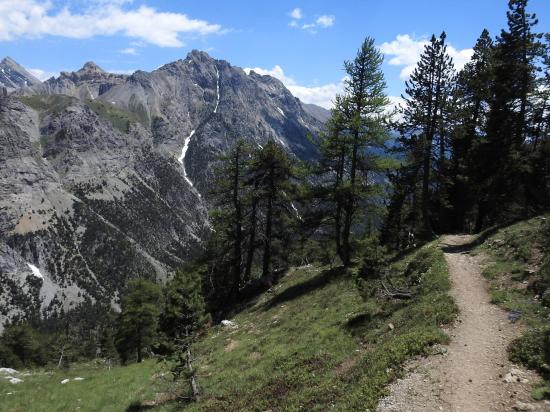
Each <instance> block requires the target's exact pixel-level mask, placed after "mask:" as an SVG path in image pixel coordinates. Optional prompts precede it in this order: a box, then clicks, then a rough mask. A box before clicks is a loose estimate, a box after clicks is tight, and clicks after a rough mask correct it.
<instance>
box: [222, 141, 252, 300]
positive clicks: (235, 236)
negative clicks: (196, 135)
mask: <svg viewBox="0 0 550 412" xmlns="http://www.w3.org/2000/svg"><path fill="white" fill-rule="evenodd" d="M251 152H252V149H251V148H250V147H249V146H248V145H247V144H246V143H245V142H244V140H242V139H239V140H237V142H236V143H235V145H234V146H233V148H232V149H231V150H230V151H229V153H228V154H226V155H224V156H222V157H221V158H220V166H219V167H218V169H217V170H216V173H215V180H214V187H215V188H214V190H213V195H214V198H215V202H216V209H214V211H213V212H212V213H211V218H212V224H213V229H214V231H213V236H214V237H215V238H216V239H213V241H214V242H215V243H216V245H217V246H216V252H215V253H216V260H217V261H218V262H217V263H218V267H220V268H221V267H223V273H220V275H221V279H219V280H220V282H221V283H220V284H219V285H218V288H223V289H225V291H224V294H225V295H226V296H227V300H228V301H229V302H233V301H235V300H236V299H237V296H238V293H239V288H240V287H241V286H242V285H243V283H244V282H245V281H248V279H246V278H247V277H248V276H249V275H250V269H247V268H248V266H247V262H245V252H246V237H247V231H246V228H247V227H248V226H251V227H255V226H256V222H255V221H253V220H255V219H256V216H255V213H254V211H252V212H253V213H249V212H248V208H249V206H248V200H249V192H250V188H248V187H246V184H245V183H246V182H245V179H246V178H247V174H248V163H249V162H250V156H251ZM222 262H223V263H222ZM228 269H229V270H228ZM245 270H247V272H246V275H244V273H243V272H244V271H245ZM227 275H228V276H227Z"/></svg>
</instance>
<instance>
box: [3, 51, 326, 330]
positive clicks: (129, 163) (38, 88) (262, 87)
mask: <svg viewBox="0 0 550 412" xmlns="http://www.w3.org/2000/svg"><path fill="white" fill-rule="evenodd" d="M0 75H1V77H0V87H5V88H6V89H7V90H8V91H9V95H8V97H5V98H1V97H0V284H1V285H2V288H0V327H1V324H2V323H4V322H5V321H6V320H7V319H10V318H13V317H14V316H15V317H17V316H37V315H46V316H47V315H51V314H53V313H55V312H56V311H59V310H61V309H64V310H68V309H70V308H71V307H74V305H76V304H77V303H78V302H83V301H84V300H86V299H90V300H91V301H99V302H103V303H105V304H111V305H113V306H116V305H117V304H118V293H119V291H120V290H121V288H122V287H123V286H124V285H125V283H126V281H127V280H128V279H130V278H134V277H138V276H146V277H151V278H156V279H159V280H162V279H165V278H167V277H169V276H170V274H171V273H172V272H173V271H174V270H175V269H176V268H178V267H179V266H181V265H182V264H184V262H186V261H188V260H189V259H190V258H192V256H193V255H194V254H195V253H196V252H197V251H198V250H200V247H201V241H202V239H204V237H205V234H206V233H207V232H208V231H209V226H208V221H207V210H208V207H209V198H210V196H209V190H210V184H209V182H210V178H211V176H212V169H213V165H214V163H215V162H216V161H217V158H218V156H219V155H220V154H222V153H225V152H226V151H227V150H228V149H229V148H230V147H231V145H232V144H233V142H234V141H235V140H236V139H238V138H243V139H245V140H246V141H248V142H249V143H251V144H254V145H258V146H261V145H263V144H265V143H266V142H267V141H268V140H273V141H275V142H277V144H279V145H280V146H281V147H283V148H285V150H287V151H288V152H289V153H290V154H292V155H295V156H297V157H299V158H301V159H310V158H312V157H315V156H316V149H315V147H313V146H312V144H311V143H310V141H309V139H308V138H307V136H308V134H309V133H312V134H316V133H319V131H320V130H321V129H322V127H323V123H324V122H325V121H326V119H327V118H328V113H329V112H328V111H327V110H325V109H323V108H321V107H318V106H314V105H306V104H303V103H302V102H300V101H299V100H298V99H297V98H295V97H294V96H292V94H291V93H290V92H289V91H288V90H287V89H286V87H285V86H284V85H283V84H282V83H281V82H280V81H279V80H277V79H275V78H273V77H270V76H262V75H259V74H257V73H254V72H253V71H252V72H250V74H248V75H247V74H246V73H245V72H244V71H243V70H242V69H241V68H239V67H234V66H231V64H229V63H228V62H226V61H223V60H216V59H213V58H212V57H210V56H209V55H208V54H206V53H204V52H200V51H192V52H191V53H189V54H188V55H187V57H186V58H185V59H183V60H178V61H175V62H173V63H169V64H166V65H164V66H162V67H160V68H159V69H157V70H154V71H152V72H145V71H137V72H135V73H134V74H132V75H121V74H113V73H107V72H105V71H103V70H102V69H101V68H99V67H98V66H97V65H96V64H94V63H92V62H89V63H86V64H85V65H84V67H82V69H80V70H78V71H76V72H70V73H67V72H62V73H61V74H60V76H59V77H57V78H50V79H49V80H47V81H45V82H40V81H39V80H38V79H36V78H35V77H33V76H32V75H31V74H30V73H29V72H28V71H27V70H25V69H24V68H23V67H22V66H20V65H19V64H17V63H16V62H14V61H13V60H11V59H9V58H5V59H4V60H2V62H1V63H0ZM0 95H1V94H0Z"/></svg>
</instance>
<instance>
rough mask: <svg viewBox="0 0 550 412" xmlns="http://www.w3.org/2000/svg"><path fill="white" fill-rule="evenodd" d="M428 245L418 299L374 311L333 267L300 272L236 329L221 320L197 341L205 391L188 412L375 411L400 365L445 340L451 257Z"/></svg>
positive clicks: (381, 304)
mask: <svg viewBox="0 0 550 412" xmlns="http://www.w3.org/2000/svg"><path fill="white" fill-rule="evenodd" d="M428 249H429V251H430V253H431V257H432V258H433V259H432V267H431V269H430V270H429V271H428V272H427V273H426V274H425V275H424V276H423V279H422V282H421V286H420V287H419V290H418V297H417V298H415V299H413V300H411V301H408V302H405V301H399V302H393V301H388V300H386V299H380V298H377V299H376V300H375V301H371V302H369V304H368V307H369V308H371V309H370V310H368V309H366V305H365V303H363V302H362V300H361V298H360V297H359V294H358V292H357V288H356V286H355V283H354V281H353V280H352V279H351V278H350V277H349V276H344V275H342V274H339V273H338V271H332V272H331V271H329V270H328V269H327V268H315V269H312V268H302V269H297V270H294V271H292V272H291V274H289V275H288V276H287V277H286V278H285V279H284V280H283V282H282V283H281V284H280V285H279V286H277V287H276V288H275V290H274V291H272V292H271V293H270V294H267V295H265V296H263V297H262V298H261V299H260V300H259V301H258V302H256V303H255V304H254V305H253V306H251V307H250V308H249V309H247V310H245V311H243V312H241V313H240V314H238V315H237V316H235V318H234V319H233V321H234V322H235V323H236V324H237V325H238V328H237V329H234V330H231V329H225V328H223V327H220V326H217V327H215V328H213V329H212V330H211V331H210V332H209V334H208V336H206V337H205V339H203V340H202V341H201V342H200V343H199V344H198V345H197V347H196V348H195V355H196V356H197V358H198V361H197V363H198V365H197V366H198V371H199V382H200V384H201V385H202V388H203V391H204V396H203V397H202V399H201V400H200V401H199V402H198V403H196V404H192V405H190V406H189V409H190V410H193V411H204V410H207V411H225V410H227V411H229V410H269V409H272V410H285V411H288V410H299V409H302V410H309V411H313V410H327V408H328V407H330V406H334V407H335V408H336V409H338V410H369V409H370V410H374V408H375V407H376V404H377V402H378V399H379V398H380V397H381V396H382V395H383V394H384V393H385V387H386V385H387V383H388V382H389V381H391V380H392V379H394V378H395V377H396V376H398V375H399V373H400V368H399V365H400V364H401V363H402V362H404V361H405V360H406V359H407V358H409V357H411V356H413V355H416V354H420V353H424V352H425V351H426V350H427V349H428V346H429V345H431V344H433V343H436V342H442V341H445V340H446V336H445V335H444V334H443V333H442V332H441V330H440V329H439V325H440V324H441V323H445V322H449V321H450V320H452V319H453V317H454V313H455V311H456V309H455V306H454V303H453V302H452V300H451V299H450V297H449V296H448V295H447V293H446V292H447V290H448V289H449V281H448V273H447V266H446V264H445V262H444V259H443V255H442V253H441V251H439V249H438V248H437V247H435V246H434V245H431V246H429V247H428ZM409 258H410V257H409ZM405 263H406V261H402V262H400V263H399V265H398V266H400V268H401V269H403V268H404V266H405ZM398 273H402V271H398ZM390 324H392V325H393V327H394V329H393V330H392V329H391V328H390V327H389V325H390ZM166 409H167V410H170V407H166Z"/></svg>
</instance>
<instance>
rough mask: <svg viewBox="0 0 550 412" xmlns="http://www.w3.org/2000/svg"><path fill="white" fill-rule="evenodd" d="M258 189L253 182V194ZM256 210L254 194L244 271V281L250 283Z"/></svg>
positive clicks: (254, 246)
mask: <svg viewBox="0 0 550 412" xmlns="http://www.w3.org/2000/svg"><path fill="white" fill-rule="evenodd" d="M257 189H258V181H257V180H256V181H255V182H254V193H256V191H257ZM257 209H258V199H257V198H256V195H255V194H254V197H253V198H252V212H251V214H250V232H249V235H248V253H247V256H246V267H245V271H244V281H245V282H248V281H250V278H251V275H252V264H253V263H254V254H255V252H256V226H257V224H258V223H257V220H258V219H257Z"/></svg>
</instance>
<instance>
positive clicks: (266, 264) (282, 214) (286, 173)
mask: <svg viewBox="0 0 550 412" xmlns="http://www.w3.org/2000/svg"><path fill="white" fill-rule="evenodd" d="M249 174H250V179H249V181H250V182H253V184H254V199H255V202H256V209H257V210H256V212H255V213H257V214H259V215H260V216H261V218H262V220H261V236H262V242H261V244H262V249H263V250H262V263H261V277H262V279H264V280H265V281H267V282H270V278H271V275H272V269H273V267H272V264H273V262H274V261H276V262H277V263H279V264H282V265H284V264H285V261H286V256H287V254H286V253H284V250H283V247H288V243H289V241H290V240H291V233H290V231H289V229H290V227H291V222H292V221H293V220H294V219H295V218H296V215H295V211H294V208H293V203H292V196H293V193H294V192H295V189H296V185H295V182H294V181H293V180H295V179H296V177H297V175H296V169H295V165H294V164H293V161H292V160H291V158H290V157H289V156H288V154H287V153H286V152H285V151H284V150H283V149H282V148H280V147H279V146H277V145H276V144H275V142H274V141H272V140H270V141H268V142H267V144H266V145H265V146H264V147H263V148H261V149H258V150H256V151H255V152H254V153H253V156H252V160H251V162H250V169H249ZM280 268H281V267H279V269H280Z"/></svg>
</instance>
